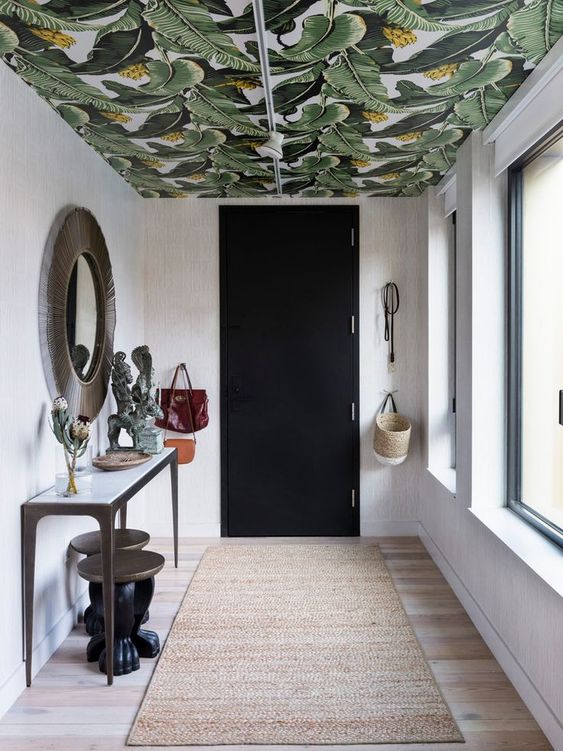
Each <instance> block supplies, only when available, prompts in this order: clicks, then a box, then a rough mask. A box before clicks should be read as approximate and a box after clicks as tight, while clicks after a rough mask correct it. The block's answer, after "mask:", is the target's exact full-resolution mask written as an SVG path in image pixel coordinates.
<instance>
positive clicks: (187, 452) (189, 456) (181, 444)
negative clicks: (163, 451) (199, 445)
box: [164, 436, 195, 464]
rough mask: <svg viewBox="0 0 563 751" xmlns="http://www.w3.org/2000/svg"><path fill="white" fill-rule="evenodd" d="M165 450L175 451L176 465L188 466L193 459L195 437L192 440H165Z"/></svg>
mask: <svg viewBox="0 0 563 751" xmlns="http://www.w3.org/2000/svg"><path fill="white" fill-rule="evenodd" d="M164 445H165V446H166V448H170V449H176V451H177V452H178V464H189V463H190V462H193V460H194V457H195V436H194V437H193V438H166V439H165V441H164Z"/></svg>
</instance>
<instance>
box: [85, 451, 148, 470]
mask: <svg viewBox="0 0 563 751" xmlns="http://www.w3.org/2000/svg"><path fill="white" fill-rule="evenodd" d="M150 459H151V455H150V454H148V453H146V452H145V451H109V452H108V453H107V454H105V455H104V456H97V457H96V458H95V459H92V464H93V465H94V467H96V469H103V470H104V471H105V472H118V471H120V470H122V469H132V468H133V467H138V466H139V465H140V464H144V463H145V462H148V461H149V460H150Z"/></svg>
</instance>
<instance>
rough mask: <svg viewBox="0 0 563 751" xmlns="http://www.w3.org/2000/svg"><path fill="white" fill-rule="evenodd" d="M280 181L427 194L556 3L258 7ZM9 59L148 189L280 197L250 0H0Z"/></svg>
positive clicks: (518, 75) (482, 0)
mask: <svg viewBox="0 0 563 751" xmlns="http://www.w3.org/2000/svg"><path fill="white" fill-rule="evenodd" d="M263 6H264V14H265V19H266V27H267V30H268V47H269V66H270V73H271V80H272V84H273V100H274V108H275V111H276V123H277V129H278V130H279V131H280V132H282V133H283V134H284V136H285V142H284V160H283V162H281V163H280V170H281V178H282V184H283V192H284V194H288V195H297V196H306V197H330V196H356V195H368V196H378V195H391V196H395V195H402V196H417V195H419V194H420V193H421V192H423V191H424V189H425V188H426V187H427V186H428V185H433V184H436V183H437V182H438V181H439V180H440V177H441V176H442V175H443V174H444V173H445V172H446V171H447V170H448V169H449V167H450V166H451V165H452V164H453V163H454V161H455V153H456V149H457V148H458V146H459V145H460V144H461V142H462V141H463V139H464V137H465V136H466V135H467V134H468V133H469V131H470V130H472V129H477V128H481V127H483V126H485V125H486V124H487V123H488V122H490V120H491V119H492V118H493V117H494V115H495V114H496V113H497V112H498V111H499V110H500V108H501V107H502V106H503V105H504V103H505V102H506V101H507V99H508V98H509V97H510V96H511V94H512V93H513V92H514V91H515V90H516V88H517V87H518V86H519V85H520V84H521V83H522V81H523V80H524V79H525V77H526V75H527V74H528V73H529V72H530V71H531V70H532V69H533V67H534V66H535V65H536V64H537V63H538V62H539V61H540V60H541V59H542V58H543V56H544V55H545V54H546V53H547V52H548V51H549V49H550V48H551V47H552V46H553V45H554V44H555V42H556V41H557V40H558V38H559V36H560V35H561V33H562V32H563V0H467V2H466V1H460V0H426V1H424V0H422V1H421V0H321V1H319V2H313V1H311V0H263ZM0 55H2V56H3V59H4V61H5V62H6V63H7V64H8V65H9V66H10V67H11V68H13V69H14V70H15V72H16V73H17V74H18V75H20V76H21V77H22V78H23V79H24V80H25V81H26V82H27V83H28V84H29V85H30V86H32V87H33V88H34V89H35V90H36V91H37V93H38V94H39V95H41V96H42V97H43V98H45V99H46V100H47V102H49V104H50V105H51V106H52V107H54V108H55V109H56V110H57V111H58V113H59V114H60V115H61V116H62V117H63V118H64V119H65V120H66V122H67V123H68V124H69V126H70V127H72V128H73V129H74V130H75V131H76V132H77V133H79V134H80V135H81V136H82V137H83V138H84V140H85V141H87V143H89V144H90V145H91V146H92V147H93V148H94V149H96V151H97V152H98V153H99V154H100V155H101V156H102V157H103V158H104V159H106V160H107V161H108V163H109V164H110V165H111V166H112V167H113V168H114V169H115V170H117V171H118V172H119V173H120V174H121V175H122V176H123V177H124V178H125V179H126V180H127V181H128V182H129V183H130V184H131V185H132V186H133V187H134V188H135V189H136V190H137V191H138V192H139V193H140V194H141V195H142V196H145V197H159V196H162V197H184V196H189V195H199V196H213V197H227V198H228V197H232V198H239V197H251V196H263V195H269V194H270V195H271V194H275V191H276V185H275V180H274V170H273V165H272V162H271V161H270V160H268V159H264V158H262V157H260V156H259V154H258V153H257V152H256V148H257V147H259V146H260V145H261V144H262V143H263V142H264V141H265V140H266V138H267V130H268V120H267V114H266V106H265V99H264V91H263V89H262V77H261V68H260V64H259V53H258V43H257V36H256V26H255V22H254V15H253V10H252V4H251V3H249V2H247V0H84V1H81V0H49V1H48V2H34V0H0Z"/></svg>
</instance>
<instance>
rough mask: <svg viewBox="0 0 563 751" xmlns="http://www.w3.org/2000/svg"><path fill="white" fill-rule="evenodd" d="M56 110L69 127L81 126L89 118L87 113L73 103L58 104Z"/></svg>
mask: <svg viewBox="0 0 563 751" xmlns="http://www.w3.org/2000/svg"><path fill="white" fill-rule="evenodd" d="M57 111H58V113H59V115H61V117H62V118H63V119H64V120H66V122H67V123H68V124H69V125H70V127H71V128H81V127H82V126H83V125H86V123H87V122H88V121H89V120H90V117H89V116H88V113H87V112H85V111H84V110H83V109H80V107H75V106H74V104H59V106H58V107H57Z"/></svg>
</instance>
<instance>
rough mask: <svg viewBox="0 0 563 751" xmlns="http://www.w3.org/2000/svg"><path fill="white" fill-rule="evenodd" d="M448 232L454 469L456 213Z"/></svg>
mask: <svg viewBox="0 0 563 751" xmlns="http://www.w3.org/2000/svg"><path fill="white" fill-rule="evenodd" d="M450 221H451V224H450V232H449V243H448V384H449V393H448V397H449V399H448V410H449V420H448V422H449V434H450V466H451V468H452V469H455V452H456V419H455V407H456V405H455V381H456V343H457V338H456V321H457V304H456V276H457V251H456V248H457V244H456V212H455V211H454V212H453V214H452V215H451V218H450Z"/></svg>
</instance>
